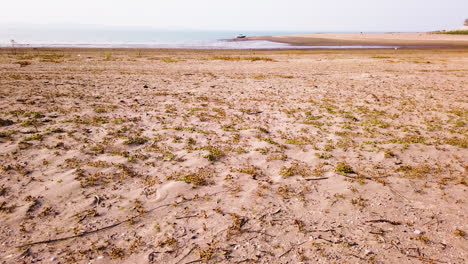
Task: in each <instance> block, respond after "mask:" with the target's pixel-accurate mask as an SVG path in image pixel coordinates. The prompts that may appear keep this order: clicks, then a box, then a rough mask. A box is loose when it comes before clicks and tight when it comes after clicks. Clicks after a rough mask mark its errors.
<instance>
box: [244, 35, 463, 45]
mask: <svg viewBox="0 0 468 264" xmlns="http://www.w3.org/2000/svg"><path fill="white" fill-rule="evenodd" d="M253 40H266V41H272V42H278V43H284V44H289V45H294V46H337V47H338V46H399V47H402V48H405V47H414V48H417V47H422V48H423V47H427V48H433V47H439V48H443V47H446V48H451V47H452V48H468V36H467V35H445V34H434V33H318V34H303V35H289V36H254V37H247V38H245V39H239V40H237V41H253Z"/></svg>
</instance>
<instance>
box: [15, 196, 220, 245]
mask: <svg viewBox="0 0 468 264" xmlns="http://www.w3.org/2000/svg"><path fill="white" fill-rule="evenodd" d="M222 192H223V191H221V192H216V193H212V194H208V195H209V196H212V195H216V194H219V193H222ZM189 201H192V199H187V200H184V201H181V202H179V203H169V204H163V205H160V206H156V207H155V208H153V209H150V210H148V211H147V213H149V212H152V211H155V210H157V209H160V208H163V207H167V206H171V205H179V204H183V203H186V202H189ZM133 220H134V219H133V218H130V219H126V220H123V221H120V222H117V223H115V224H112V225H108V226H105V227H101V228H98V229H95V230H91V231H85V232H83V233H80V234H78V235H74V236H68V237H62V238H54V239H49V240H43V241H37V242H31V243H26V244H23V245H19V246H17V247H16V248H23V247H28V246H34V245H40V244H49V243H55V242H60V241H65V240H69V239H73V238H78V237H84V236H87V235H90V234H94V233H97V232H99V231H103V230H107V229H111V228H114V227H116V226H119V225H121V224H123V223H126V222H130V221H133Z"/></svg>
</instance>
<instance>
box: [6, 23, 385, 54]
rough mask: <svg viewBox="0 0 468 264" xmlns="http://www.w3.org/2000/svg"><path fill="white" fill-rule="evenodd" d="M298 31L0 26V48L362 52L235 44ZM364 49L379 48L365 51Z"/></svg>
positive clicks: (250, 42) (254, 42) (267, 43)
mask: <svg viewBox="0 0 468 264" xmlns="http://www.w3.org/2000/svg"><path fill="white" fill-rule="evenodd" d="M305 33H312V32H300V31H247V32H241V31H201V30H159V29H152V28H125V27H121V28H117V27H101V26H76V25H75V26H66V25H62V26H46V25H38V26H31V25H29V26H21V25H20V26H18V25H16V26H0V47H11V46H12V45H15V46H16V47H65V48H66V47H69V48H74V47H78V48H167V49H294V48H301V49H304V48H363V47H359V46H340V47H336V46H319V47H317V46H313V47H312V46H291V45H288V44H284V43H277V42H271V41H236V40H238V39H236V37H237V36H238V35H239V34H243V35H246V36H278V35H297V34H305ZM315 33H318V32H315ZM365 48H379V47H369V46H366V47H365Z"/></svg>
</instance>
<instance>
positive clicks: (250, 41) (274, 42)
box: [0, 33, 468, 50]
mask: <svg viewBox="0 0 468 264" xmlns="http://www.w3.org/2000/svg"><path fill="white" fill-rule="evenodd" d="M8 48H12V46H11V45H9V44H1V45H0V49H8ZM16 48H20V49H43V48H52V49H168V50H170V49H174V50H285V49H392V48H405V49H421V48H425V49H427V48H436V49H440V48H463V49H465V48H468V35H449V34H436V33H313V34H302V35H278V36H248V37H246V38H242V39H237V38H231V39H218V40H212V41H207V42H202V43H196V42H194V43H191V42H186V43H183V42H182V43H174V44H161V43H157V42H155V43H151V42H148V43H118V42H117V43H63V44H60V43H53V44H52V43H44V44H40V43H37V44H17V46H16Z"/></svg>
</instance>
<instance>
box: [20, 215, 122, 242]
mask: <svg viewBox="0 0 468 264" xmlns="http://www.w3.org/2000/svg"><path fill="white" fill-rule="evenodd" d="M128 221H130V219H127V220H125V221H121V222H118V223H115V224H112V225H109V226H105V227H102V228H98V229H95V230H91V231H86V232H83V233H80V234H78V235H74V236H68V237H62V238H55V239H49V240H43V241H37V242H31V243H26V244H23V245H19V246H17V248H23V247H29V246H34V245H39V244H48V243H55V242H60V241H64V240H68V239H73V238H77V237H83V236H86V235H90V234H94V233H97V232H99V231H102V230H106V229H110V228H113V227H116V226H119V225H121V224H123V223H125V222H128Z"/></svg>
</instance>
